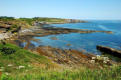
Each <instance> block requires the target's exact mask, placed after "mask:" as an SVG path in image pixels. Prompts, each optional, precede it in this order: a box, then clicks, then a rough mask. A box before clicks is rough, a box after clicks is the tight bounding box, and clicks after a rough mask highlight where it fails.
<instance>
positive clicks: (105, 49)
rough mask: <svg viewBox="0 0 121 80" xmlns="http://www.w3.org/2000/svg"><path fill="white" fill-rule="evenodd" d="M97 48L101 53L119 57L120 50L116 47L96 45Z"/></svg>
mask: <svg viewBox="0 0 121 80" xmlns="http://www.w3.org/2000/svg"><path fill="white" fill-rule="evenodd" d="M97 49H98V50H99V51H101V52H103V53H106V54H110V55H113V56H116V57H119V58H121V50H117V49H114V48H110V47H105V46H100V45H98V46H97Z"/></svg>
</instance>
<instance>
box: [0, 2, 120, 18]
mask: <svg viewBox="0 0 121 80" xmlns="http://www.w3.org/2000/svg"><path fill="white" fill-rule="evenodd" d="M0 16H14V17H37V16H38V17H58V18H74V19H108V20H118V19H120V20H121V0H0Z"/></svg>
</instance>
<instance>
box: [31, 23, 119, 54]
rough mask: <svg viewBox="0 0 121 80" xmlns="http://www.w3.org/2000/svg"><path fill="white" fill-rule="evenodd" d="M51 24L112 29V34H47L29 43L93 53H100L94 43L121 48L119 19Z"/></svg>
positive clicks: (90, 28) (77, 27)
mask: <svg viewBox="0 0 121 80" xmlns="http://www.w3.org/2000/svg"><path fill="white" fill-rule="evenodd" d="M52 26H55V27H64V28H72V29H88V30H101V31H112V32H114V34H107V33H86V34H80V33H70V34H59V35H49V36H45V37H34V38H35V39H39V40H40V41H39V42H35V41H31V43H32V44H34V45H36V46H39V45H49V46H52V47H57V48H62V49H76V50H80V51H81V50H86V51H87V52H92V53H94V54H101V53H99V52H98V51H97V50H96V45H104V46H109V47H112V48H116V49H121V21H89V23H74V24H72V23H71V24H53V25H52ZM51 37H56V38H57V39H58V40H52V39H50V38H51ZM67 44H71V46H68V45H67Z"/></svg>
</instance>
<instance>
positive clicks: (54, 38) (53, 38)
mask: <svg viewBox="0 0 121 80" xmlns="http://www.w3.org/2000/svg"><path fill="white" fill-rule="evenodd" d="M50 39H52V40H58V38H56V37H50Z"/></svg>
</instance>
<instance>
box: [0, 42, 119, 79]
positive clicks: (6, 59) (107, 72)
mask: <svg viewBox="0 0 121 80" xmlns="http://www.w3.org/2000/svg"><path fill="white" fill-rule="evenodd" d="M3 47H7V48H10V49H14V50H15V52H14V53H12V54H4V53H3V52H0V69H1V68H2V69H3V70H2V75H1V80H121V66H112V67H111V68H104V69H92V70H91V69H89V68H86V67H84V66H82V67H80V68H79V69H70V68H68V69H67V68H65V67H62V68H60V67H58V68H53V66H55V65H54V63H52V62H51V61H50V60H48V59H47V58H46V57H44V56H41V55H37V54H34V53H32V52H30V51H27V50H24V49H22V48H20V47H17V46H15V45H13V44H9V43H8V44H6V45H2V44H0V49H2V48H3ZM8 64H12V66H8ZM34 64H37V65H34ZM19 66H25V67H24V68H20V69H19V68H18V67H19ZM42 66H44V68H43V67H42ZM6 73H7V74H6Z"/></svg>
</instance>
